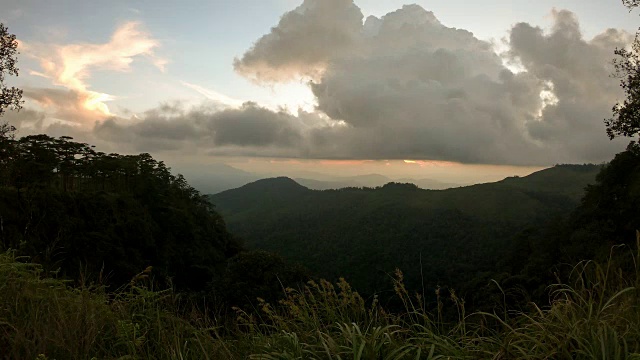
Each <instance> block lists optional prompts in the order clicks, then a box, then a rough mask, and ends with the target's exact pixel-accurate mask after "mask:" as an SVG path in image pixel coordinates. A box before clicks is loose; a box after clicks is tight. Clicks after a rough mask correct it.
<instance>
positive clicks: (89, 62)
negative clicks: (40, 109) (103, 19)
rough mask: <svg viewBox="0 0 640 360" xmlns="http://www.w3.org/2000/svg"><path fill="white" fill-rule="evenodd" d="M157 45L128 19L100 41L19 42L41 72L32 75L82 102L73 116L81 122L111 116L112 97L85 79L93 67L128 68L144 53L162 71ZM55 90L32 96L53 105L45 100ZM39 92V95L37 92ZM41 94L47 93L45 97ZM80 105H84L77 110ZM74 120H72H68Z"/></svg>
mask: <svg viewBox="0 0 640 360" xmlns="http://www.w3.org/2000/svg"><path fill="white" fill-rule="evenodd" d="M159 46H160V43H159V41H158V40H156V39H154V38H153V37H151V35H149V34H148V33H147V32H145V31H143V30H141V25H140V23H137V22H127V23H124V24H122V25H121V26H120V27H118V28H117V29H116V30H115V32H114V33H113V35H112V36H111V39H110V40H109V42H107V43H103V44H90V43H78V44H67V45H43V44H25V43H21V44H20V47H21V49H22V50H23V51H24V52H26V53H28V54H29V55H31V56H34V57H36V58H37V59H38V60H39V62H40V66H41V68H42V69H41V71H32V72H31V73H32V74H33V75H37V76H42V77H46V78H49V79H51V80H52V82H53V83H54V84H55V85H59V86H62V87H64V88H66V89H68V90H69V92H68V93H67V97H73V98H75V99H76V100H81V101H82V102H79V103H77V104H76V105H77V107H79V109H78V110H81V111H80V112H83V113H84V114H80V115H79V116H73V119H78V120H80V121H82V120H85V119H87V118H90V119H92V118H94V117H95V116H102V117H105V116H111V115H113V114H111V113H110V111H109V108H108V106H107V104H106V102H107V101H109V100H112V99H113V98H114V97H113V96H111V95H109V94H104V93H100V92H96V91H92V90H89V86H88V85H87V80H88V79H89V78H90V76H91V72H92V71H94V70H110V71H118V72H126V71H130V70H131V64H132V62H133V61H134V59H135V58H136V57H139V56H146V57H147V58H149V59H150V61H151V62H152V63H153V64H154V65H155V66H157V67H158V68H159V69H160V70H161V71H164V68H165V65H166V63H167V62H166V60H164V59H162V58H159V57H157V56H156V55H155V53H154V50H155V49H156V48H158V47H159ZM52 92H56V93H57V95H56V96H57V97H58V98H59V97H60V96H61V95H60V94H61V91H59V90H54V89H47V90H45V89H43V90H39V91H33V93H34V94H35V95H33V99H34V100H36V101H38V103H40V104H43V103H46V104H48V106H49V107H54V106H56V105H57V102H48V100H47V99H51V96H50V95H51V93H52ZM36 93H40V94H36ZM42 93H49V94H48V95H47V96H45V95H43V94H42ZM68 104H69V101H65V102H63V105H62V108H61V109H60V110H58V111H56V113H64V112H66V110H68V109H69V106H68ZM80 108H83V110H82V109H80ZM86 112H93V113H95V116H87V114H86ZM71 121H73V120H71Z"/></svg>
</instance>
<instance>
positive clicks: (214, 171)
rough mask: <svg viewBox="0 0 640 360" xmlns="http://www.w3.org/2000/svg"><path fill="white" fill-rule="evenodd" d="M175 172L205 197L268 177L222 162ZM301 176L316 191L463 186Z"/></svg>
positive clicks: (365, 177)
mask: <svg viewBox="0 0 640 360" xmlns="http://www.w3.org/2000/svg"><path fill="white" fill-rule="evenodd" d="M175 170H177V171H178V172H180V173H182V174H183V175H184V176H185V178H186V179H187V181H188V182H189V184H191V186H193V187H194V188H196V189H198V190H199V191H200V192H202V193H205V194H217V193H219V192H222V191H225V190H230V189H235V188H239V187H241V186H243V185H246V184H248V183H251V182H254V181H256V180H259V179H262V178H264V177H265V176H264V175H261V174H257V173H252V172H248V171H244V170H240V169H237V168H234V167H232V166H229V165H226V164H222V163H214V164H209V165H204V166H200V167H197V168H178V169H175ZM300 175H302V176H301V177H295V181H296V182H298V183H299V184H301V185H303V186H305V187H307V188H309V189H313V190H329V189H341V188H347V187H377V186H382V185H384V184H387V183H390V182H400V183H412V184H415V185H417V186H418V187H419V188H422V189H447V188H451V187H458V186H462V184H454V183H444V182H440V181H436V180H432V179H410V178H404V179H399V180H394V179H391V178H389V177H386V176H384V175H380V174H367V175H356V176H331V175H326V174H321V173H314V172H304V173H301V174H300Z"/></svg>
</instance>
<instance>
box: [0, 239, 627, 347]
mask: <svg viewBox="0 0 640 360" xmlns="http://www.w3.org/2000/svg"><path fill="white" fill-rule="evenodd" d="M617 251H619V252H622V253H625V254H626V255H627V257H630V258H633V259H638V254H637V253H635V254H630V253H629V251H628V248H627V249H617ZM619 270H620V268H619V267H618V266H617V265H616V262H615V260H613V258H612V259H610V261H609V262H608V263H607V264H606V265H605V266H599V265H597V264H595V263H593V262H583V263H580V264H579V265H578V266H576V267H575V268H574V269H573V272H572V277H571V278H570V279H571V280H573V281H572V282H570V283H568V284H557V285H553V286H552V287H551V290H552V291H551V294H552V301H551V303H550V304H549V306H548V307H542V306H536V305H532V310H531V311H529V312H526V313H525V312H515V311H505V309H504V308H500V310H496V311H495V312H493V313H472V314H467V313H466V311H465V302H464V300H462V299H461V298H459V297H457V296H456V295H455V294H453V293H452V294H451V296H450V297H449V298H442V297H438V304H437V306H436V308H435V309H433V310H434V311H433V312H429V311H427V310H425V307H424V306H425V304H424V302H423V299H422V298H421V296H420V295H415V296H413V295H411V294H409V293H408V291H407V290H406V288H405V286H404V284H403V282H402V274H401V273H400V272H397V274H396V277H395V281H394V286H395V294H396V297H397V298H398V300H399V301H400V302H401V303H403V305H404V310H403V311H401V312H388V311H386V310H385V309H384V308H383V307H382V306H381V305H380V303H379V302H377V301H376V300H375V299H374V300H373V301H372V302H366V301H365V300H364V299H363V298H362V297H361V296H360V295H359V294H358V293H357V292H355V291H354V290H352V289H351V287H350V286H349V285H348V284H347V283H346V282H345V281H344V280H340V281H339V282H338V283H337V284H331V283H329V282H326V281H320V282H317V283H316V282H309V284H308V285H307V286H305V287H304V288H301V289H299V290H295V289H291V288H288V289H286V290H285V296H284V299H283V300H281V301H280V302H279V303H277V304H269V303H266V302H261V304H260V307H261V308H260V309H259V310H257V311H255V312H245V311H243V310H241V309H236V312H237V317H236V318H235V319H230V318H229V317H221V316H218V315H217V314H215V313H211V312H207V311H203V310H201V309H199V308H198V307H196V306H194V305H189V306H185V305H184V302H181V301H179V296H178V295H176V294H175V293H174V292H172V291H170V290H160V291H158V290H153V289H152V288H151V287H150V285H149V284H150V283H149V281H148V278H147V277H146V274H145V273H144V272H143V273H141V274H139V275H138V276H136V277H135V278H134V279H133V280H132V281H131V283H130V284H128V285H127V286H125V287H123V288H121V289H120V290H118V291H117V292H115V293H111V294H107V293H106V292H105V289H104V288H102V287H89V288H87V287H83V288H71V287H69V286H68V284H67V283H65V282H63V281H61V280H56V279H51V278H47V277H46V276H45V274H44V272H43V271H42V268H41V266H39V265H36V264H30V263H26V262H23V261H21V259H17V258H15V256H14V255H12V253H4V254H0V320H1V321H0V348H1V349H3V352H2V356H1V357H2V358H6V359H90V358H96V359H102V358H105V359H137V358H149V359H151V358H153V359H247V358H251V359H398V360H399V359H551V358H552V359H596V358H598V359H638V358H640V309H639V308H638V306H637V304H638V301H639V300H640V299H639V298H638V296H639V295H640V291H639V290H640V288H639V287H638V286H639V283H638V280H639V278H638V268H636V269H634V271H633V273H632V275H631V276H627V274H624V275H623V274H622V272H620V271H619ZM446 307H453V308H454V309H455V310H456V312H457V313H458V315H459V318H458V320H457V321H455V322H452V323H446V322H443V321H441V320H440V319H441V316H440V314H441V312H442V309H443V308H446Z"/></svg>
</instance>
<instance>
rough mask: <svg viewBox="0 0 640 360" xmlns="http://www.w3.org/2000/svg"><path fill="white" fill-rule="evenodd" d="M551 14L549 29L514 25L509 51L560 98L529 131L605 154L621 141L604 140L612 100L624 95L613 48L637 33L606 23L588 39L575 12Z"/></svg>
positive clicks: (580, 151)
mask: <svg viewBox="0 0 640 360" xmlns="http://www.w3.org/2000/svg"><path fill="white" fill-rule="evenodd" d="M552 15H553V18H554V26H553V28H552V29H551V32H550V33H547V34H545V33H544V31H543V30H542V29H540V28H539V27H533V26H531V25H529V24H525V23H520V24H517V25H516V26H515V27H514V28H513V30H512V31H511V36H510V44H511V50H510V52H509V55H510V56H511V57H512V58H515V59H518V60H519V61H520V62H521V63H522V64H523V65H524V66H525V68H526V69H527V71H528V72H529V73H531V74H532V75H534V76H536V77H537V78H538V79H541V80H543V81H545V82H548V83H549V84H551V85H552V87H553V93H554V95H555V97H556V99H557V100H556V101H555V102H554V104H552V105H549V106H547V107H545V108H544V110H543V111H542V114H541V117H539V118H537V119H533V120H531V121H528V122H527V123H526V130H527V133H528V134H529V135H530V136H531V138H532V139H534V140H535V141H538V142H540V143H543V144H545V146H546V147H548V148H551V149H555V150H557V151H562V153H563V154H564V155H565V156H567V157H569V158H580V157H582V158H585V159H590V158H594V159H601V158H606V157H607V155H609V156H610V154H612V153H613V152H615V151H616V150H617V149H619V143H618V142H608V141H603V139H602V136H601V135H602V132H603V130H604V126H603V123H602V120H603V119H604V118H607V117H610V116H611V107H612V104H615V103H616V101H617V100H618V99H620V98H621V96H622V94H621V90H620V88H619V86H618V82H617V80H616V79H612V78H611V74H612V72H613V68H612V66H611V65H610V63H611V59H612V49H615V48H622V47H625V46H627V45H628V44H630V43H631V41H632V40H633V37H632V35H631V34H629V33H627V32H624V31H621V30H616V29H608V30H606V31H605V32H603V33H602V34H600V35H598V36H596V37H595V38H593V39H591V40H586V39H584V38H583V36H582V33H581V31H580V25H579V23H578V20H577V18H576V17H575V15H574V14H573V13H571V12H569V11H566V10H562V11H556V10H554V11H553V13H552Z"/></svg>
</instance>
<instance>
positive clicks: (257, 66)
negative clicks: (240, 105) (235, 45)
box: [233, 0, 362, 82]
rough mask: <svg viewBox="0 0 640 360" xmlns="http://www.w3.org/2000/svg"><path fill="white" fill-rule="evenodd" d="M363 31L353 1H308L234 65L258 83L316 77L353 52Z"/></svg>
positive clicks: (285, 18)
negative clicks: (329, 65)
mask: <svg viewBox="0 0 640 360" xmlns="http://www.w3.org/2000/svg"><path fill="white" fill-rule="evenodd" d="M361 28H362V12H361V11H360V9H359V8H358V7H357V6H355V4H354V3H353V1H352V0H323V1H318V0H305V1H304V2H303V3H302V5H300V6H299V7H297V8H296V9H295V10H293V11H290V12H287V13H286V14H284V15H283V16H282V18H281V19H280V22H279V23H278V25H277V26H275V27H273V28H272V29H271V32H270V33H269V34H266V35H264V36H263V37H261V38H260V39H259V40H258V41H256V43H255V44H254V45H253V47H252V48H251V49H250V50H249V51H247V52H246V53H245V54H244V55H243V56H242V57H241V58H238V59H235V61H234V63H233V65H234V68H235V70H236V71H237V72H239V73H240V74H243V75H245V76H247V77H249V78H251V79H253V80H257V81H266V82H270V81H283V80H284V81H286V80H293V79H296V78H297V77H299V76H301V75H304V76H311V77H315V76H317V75H318V74H319V73H321V72H322V70H323V69H324V67H325V66H326V65H327V62H328V61H330V60H331V59H333V58H334V57H336V56H339V55H341V54H345V53H349V52H350V51H352V48H353V47H354V46H356V45H357V44H358V37H359V35H360V32H361Z"/></svg>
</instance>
